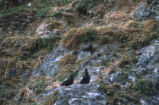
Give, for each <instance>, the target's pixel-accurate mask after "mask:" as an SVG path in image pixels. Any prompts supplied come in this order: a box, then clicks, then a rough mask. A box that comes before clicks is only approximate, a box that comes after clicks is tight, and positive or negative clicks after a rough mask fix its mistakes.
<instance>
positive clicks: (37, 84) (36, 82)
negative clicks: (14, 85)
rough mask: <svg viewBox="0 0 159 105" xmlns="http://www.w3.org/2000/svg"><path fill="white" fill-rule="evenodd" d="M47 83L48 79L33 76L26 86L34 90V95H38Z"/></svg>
mask: <svg viewBox="0 0 159 105" xmlns="http://www.w3.org/2000/svg"><path fill="white" fill-rule="evenodd" d="M48 85H49V80H48V79H47V78H45V77H36V78H33V80H31V81H30V82H29V83H28V84H27V87H28V88H29V89H31V90H33V91H34V92H35V94H36V95H39V94H40V93H42V92H43V91H45V88H46V87H47V86H48Z"/></svg>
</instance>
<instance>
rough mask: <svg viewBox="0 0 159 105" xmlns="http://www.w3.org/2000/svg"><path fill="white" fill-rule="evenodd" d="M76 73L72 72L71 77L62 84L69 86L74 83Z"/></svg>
mask: <svg viewBox="0 0 159 105" xmlns="http://www.w3.org/2000/svg"><path fill="white" fill-rule="evenodd" d="M73 79H74V75H73V74H70V76H69V78H68V79H66V80H64V81H63V82H62V83H61V86H69V85H71V84H72V83H73Z"/></svg>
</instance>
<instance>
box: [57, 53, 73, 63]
mask: <svg viewBox="0 0 159 105" xmlns="http://www.w3.org/2000/svg"><path fill="white" fill-rule="evenodd" d="M75 63H76V57H75V56H74V55H71V54H67V55H65V56H64V57H63V58H62V59H61V60H60V61H59V64H60V65H61V66H64V65H67V64H75Z"/></svg>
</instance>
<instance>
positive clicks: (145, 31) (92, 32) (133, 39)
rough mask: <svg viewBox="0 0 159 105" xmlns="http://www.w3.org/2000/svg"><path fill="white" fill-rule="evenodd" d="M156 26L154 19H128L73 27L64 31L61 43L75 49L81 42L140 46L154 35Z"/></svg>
mask: <svg viewBox="0 0 159 105" xmlns="http://www.w3.org/2000/svg"><path fill="white" fill-rule="evenodd" d="M157 27H158V25H157V22H156V21H154V20H147V21H145V22H139V21H135V20H130V21H128V22H127V23H122V24H120V25H119V24H114V25H113V26H109V25H108V26H100V27H95V28H92V27H87V29H86V28H75V29H72V30H70V31H69V32H67V33H65V35H64V40H63V41H62V45H63V46H64V47H66V48H69V49H71V50H77V49H78V48H79V47H80V44H82V43H89V42H96V43H98V44H108V43H112V42H114V41H118V42H121V43H122V45H124V46H125V47H133V48H135V47H137V48H140V47H143V46H145V45H146V44H148V42H149V41H150V40H152V39H153V38H155V37H156V35H157V34H156V32H157Z"/></svg>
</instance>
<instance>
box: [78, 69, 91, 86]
mask: <svg viewBox="0 0 159 105" xmlns="http://www.w3.org/2000/svg"><path fill="white" fill-rule="evenodd" d="M89 81H90V76H89V74H88V70H87V69H85V72H84V74H83V78H82V80H81V81H80V84H88V83H89Z"/></svg>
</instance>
